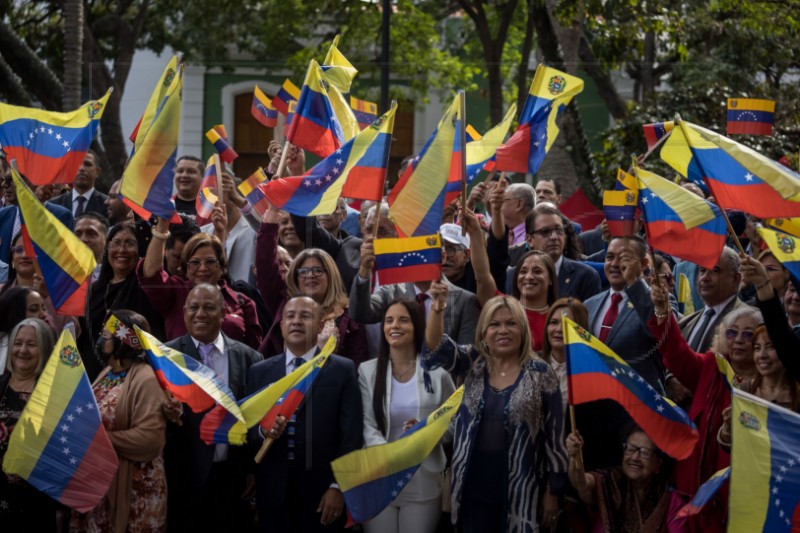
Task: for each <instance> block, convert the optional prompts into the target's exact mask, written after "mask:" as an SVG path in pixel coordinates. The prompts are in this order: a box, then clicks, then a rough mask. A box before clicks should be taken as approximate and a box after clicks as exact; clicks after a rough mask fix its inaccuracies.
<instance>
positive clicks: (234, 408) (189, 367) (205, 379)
mask: <svg viewBox="0 0 800 533" xmlns="http://www.w3.org/2000/svg"><path fill="white" fill-rule="evenodd" d="M135 329H136V334H137V335H138V336H139V342H140V344H141V345H142V349H144V351H145V353H146V354H147V359H148V361H150V364H151V365H152V366H153V370H154V371H155V373H156V378H158V382H159V384H161V387H162V388H163V389H164V390H166V391H169V392H171V393H172V395H173V396H174V397H175V398H176V399H177V400H180V401H181V402H183V403H185V404H186V405H188V406H189V408H190V409H191V410H192V411H194V412H195V413H202V412H203V411H205V410H206V409H209V408H211V407H213V406H214V404H219V407H220V409H224V410H225V411H226V412H228V413H231V416H233V417H234V418H235V419H238V420H244V417H243V416H242V414H241V412H240V411H239V406H238V405H237V404H236V397H235V396H234V395H233V392H231V389H230V388H229V387H228V385H227V384H225V382H224V381H222V380H221V379H220V378H219V377H218V376H217V374H216V373H214V371H213V370H211V369H210V368H208V367H207V366H205V365H204V364H202V363H200V362H199V361H197V360H196V359H193V358H192V357H189V356H188V355H184V354H182V353H181V352H179V351H177V350H173V349H172V348H170V347H168V346H166V345H165V344H163V343H161V341H159V340H158V339H156V338H155V337H153V336H152V335H150V334H149V333H147V332H146V331H142V330H141V329H139V328H138V327H137V328H135Z"/></svg>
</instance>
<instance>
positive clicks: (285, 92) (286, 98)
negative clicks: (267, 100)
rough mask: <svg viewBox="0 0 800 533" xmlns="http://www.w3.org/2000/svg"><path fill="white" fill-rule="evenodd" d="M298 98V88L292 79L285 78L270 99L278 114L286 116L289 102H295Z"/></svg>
mask: <svg viewBox="0 0 800 533" xmlns="http://www.w3.org/2000/svg"><path fill="white" fill-rule="evenodd" d="M298 98H300V88H299V87H298V86H297V85H295V84H294V83H292V80H290V79H289V78H286V80H284V82H283V85H281V88H280V89H278V93H277V94H276V95H275V98H274V99H273V100H272V105H273V106H275V109H277V110H278V112H279V113H280V114H282V115H283V116H287V115H288V114H289V103H290V102H296V101H297V99H298Z"/></svg>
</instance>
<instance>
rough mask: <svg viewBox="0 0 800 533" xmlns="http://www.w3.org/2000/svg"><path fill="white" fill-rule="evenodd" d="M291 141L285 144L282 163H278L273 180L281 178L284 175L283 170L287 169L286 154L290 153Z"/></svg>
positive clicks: (287, 140)
mask: <svg viewBox="0 0 800 533" xmlns="http://www.w3.org/2000/svg"><path fill="white" fill-rule="evenodd" d="M289 144H290V143H289V139H286V142H284V143H283V150H282V151H281V162H280V163H278V170H276V171H275V174H273V175H272V179H275V178H280V177H281V176H282V175H283V169H284V168H285V167H286V154H288V153H289Z"/></svg>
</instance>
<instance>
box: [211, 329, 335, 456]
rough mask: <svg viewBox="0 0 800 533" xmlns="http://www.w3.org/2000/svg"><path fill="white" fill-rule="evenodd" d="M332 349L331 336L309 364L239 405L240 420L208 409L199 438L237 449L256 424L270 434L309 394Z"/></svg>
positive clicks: (219, 407)
mask: <svg viewBox="0 0 800 533" xmlns="http://www.w3.org/2000/svg"><path fill="white" fill-rule="evenodd" d="M334 348H336V336H335V335H332V336H331V337H330V338H329V339H328V342H326V343H325V346H323V348H322V350H321V351H320V352H319V354H317V356H316V357H314V358H313V359H312V360H311V361H309V362H307V363H305V364H303V365H302V366H301V367H300V368H298V369H296V370H294V371H293V372H291V373H290V374H288V375H286V376H285V377H283V378H281V379H279V380H278V381H276V382H275V383H273V384H271V385H268V386H266V387H264V388H263V389H261V390H260V391H258V392H255V393H253V394H251V395H250V396H248V397H247V398H244V399H243V400H242V401H240V402H239V408H240V410H241V413H242V416H243V418H244V419H243V420H241V419H239V420H237V419H236V417H234V416H233V415H232V414H231V412H230V411H228V410H227V409H224V408H223V407H222V406H219V405H218V406H217V407H215V408H214V409H212V410H211V411H210V412H209V413H208V414H206V416H204V417H203V421H202V422H201V423H200V438H201V439H203V441H205V442H206V443H207V444H213V443H217V444H225V443H230V444H237V445H241V444H244V443H245V442H247V430H248V429H249V428H251V427H253V426H255V425H256V424H259V423H260V424H261V426H262V427H263V428H264V429H267V430H270V429H272V426H273V424H274V423H275V419H276V418H277V417H278V416H283V417H285V418H286V419H289V418H291V417H292V416H293V415H294V413H295V411H297V408H298V407H300V403H301V402H302V401H303V398H305V396H306V394H308V391H310V390H311V386H312V385H313V384H314V380H315V379H316V378H317V376H318V375H319V373H320V372H322V368H323V367H324V366H325V363H326V362H327V361H328V357H329V356H330V355H331V354H332V353H333V350H334Z"/></svg>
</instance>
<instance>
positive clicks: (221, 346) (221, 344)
mask: <svg viewBox="0 0 800 533" xmlns="http://www.w3.org/2000/svg"><path fill="white" fill-rule="evenodd" d="M192 342H193V343H194V347H195V348H197V349H199V348H200V341H199V340H197V339H195V338H194V337H192ZM211 344H213V345H214V348H216V349H217V350H219V353H221V354H224V353H225V339H223V338H222V332H221V331H220V332H219V334H218V335H217V338H216V339H214V342H212V343H211Z"/></svg>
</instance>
